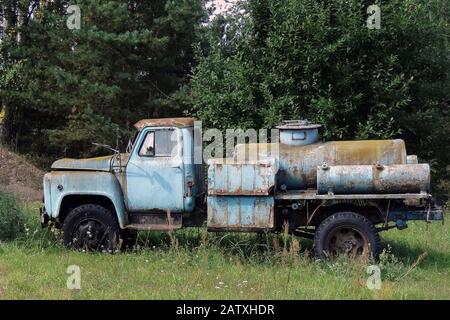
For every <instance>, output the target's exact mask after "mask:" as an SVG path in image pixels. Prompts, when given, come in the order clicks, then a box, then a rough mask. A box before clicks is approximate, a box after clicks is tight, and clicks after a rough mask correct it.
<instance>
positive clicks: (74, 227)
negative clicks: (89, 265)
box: [63, 204, 122, 253]
mask: <svg viewBox="0 0 450 320" xmlns="http://www.w3.org/2000/svg"><path fill="white" fill-rule="evenodd" d="M63 230H64V245H65V246H66V247H68V248H72V249H75V250H81V251H100V252H111V253H112V252H116V251H118V250H119V249H120V246H121V243H122V240H121V236H120V228H119V225H118V223H117V221H116V220H115V219H114V217H113V216H112V214H111V212H110V211H109V210H108V209H106V208H104V207H102V206H99V205H95V204H85V205H81V206H79V207H76V208H75V209H73V210H72V211H71V212H70V213H69V215H68V216H67V218H66V220H65V221H64V224H63Z"/></svg>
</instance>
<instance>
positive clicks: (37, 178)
mask: <svg viewBox="0 0 450 320" xmlns="http://www.w3.org/2000/svg"><path fill="white" fill-rule="evenodd" d="M43 175H44V172H43V171H42V170H40V169H38V168H36V167H35V166H34V165H33V164H31V163H30V161H28V160H27V159H26V158H25V157H24V156H21V155H18V154H16V153H14V152H12V151H9V150H8V149H6V148H5V147H3V146H0V190H3V191H6V192H10V193H12V194H14V195H15V196H17V197H18V198H19V199H21V200H23V201H36V200H40V199H41V198H42V177H43Z"/></svg>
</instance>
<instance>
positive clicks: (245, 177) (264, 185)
mask: <svg viewBox="0 0 450 320" xmlns="http://www.w3.org/2000/svg"><path fill="white" fill-rule="evenodd" d="M276 173H277V165H276V161H275V159H274V158H268V159H264V160H257V161H245V162H238V161H234V160H233V159H211V160H209V161H208V194H209V195H260V196H267V195H269V194H270V193H271V191H272V189H273V187H274V186H275V176H276Z"/></svg>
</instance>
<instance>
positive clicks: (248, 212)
mask: <svg viewBox="0 0 450 320" xmlns="http://www.w3.org/2000/svg"><path fill="white" fill-rule="evenodd" d="M207 225H208V229H209V230H220V231H263V230H270V229H273V227H274V199H273V197H248V196H246V197H231V196H210V197H208V220H207Z"/></svg>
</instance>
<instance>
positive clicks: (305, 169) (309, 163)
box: [235, 139, 406, 190]
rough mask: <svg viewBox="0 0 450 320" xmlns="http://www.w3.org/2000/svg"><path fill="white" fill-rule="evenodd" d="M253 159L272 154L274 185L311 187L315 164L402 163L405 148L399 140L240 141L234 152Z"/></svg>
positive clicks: (296, 187)
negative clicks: (300, 143) (296, 143)
mask: <svg viewBox="0 0 450 320" xmlns="http://www.w3.org/2000/svg"><path fill="white" fill-rule="evenodd" d="M243 152H245V153H244V154H245V155H247V157H248V155H251V156H252V157H253V159H255V158H256V156H255V155H257V157H258V158H263V157H265V156H272V157H275V158H276V159H278V167H279V171H278V175H277V185H278V186H279V187H281V186H283V185H284V186H285V187H286V189H287V190H301V189H308V188H311V189H315V188H316V187H317V186H316V185H317V166H320V165H322V164H323V163H326V164H327V165H329V166H336V165H374V164H377V163H380V164H382V165H392V164H405V163H406V148H405V143H404V141H403V140H400V139H397V140H360V141H331V142H325V143H313V144H309V145H304V146H292V145H287V144H282V143H280V144H275V143H272V144H257V143H253V144H240V145H237V146H236V151H235V154H236V155H239V156H240V157H242V158H241V159H245V156H242V153H243Z"/></svg>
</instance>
